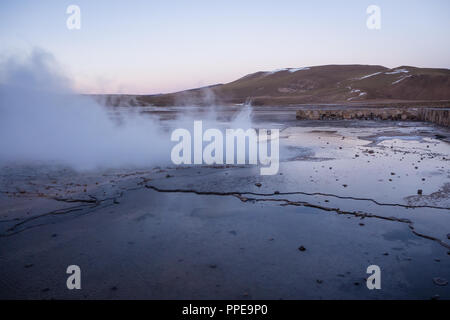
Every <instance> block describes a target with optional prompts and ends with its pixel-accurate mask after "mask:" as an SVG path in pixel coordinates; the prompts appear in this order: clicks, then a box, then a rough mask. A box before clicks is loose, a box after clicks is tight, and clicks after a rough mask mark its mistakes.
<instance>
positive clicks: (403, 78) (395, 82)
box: [392, 75, 411, 84]
mask: <svg viewBox="0 0 450 320" xmlns="http://www.w3.org/2000/svg"><path fill="white" fill-rule="evenodd" d="M409 77H411V75H409V76H405V77H402V78H400V79H398V80H397V81H394V82H392V84H397V83H399V82H400V81H402V80H405V79H406V78H409Z"/></svg>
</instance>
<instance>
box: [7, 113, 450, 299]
mask: <svg viewBox="0 0 450 320" xmlns="http://www.w3.org/2000/svg"><path fill="white" fill-rule="evenodd" d="M260 126H261V127H268V126H272V127H279V128H280V129H281V133H280V138H281V140H280V143H281V149H280V157H281V162H280V170H279V172H278V174H276V175H273V176H261V175H259V168H258V167H255V166H247V165H243V166H230V165H215V166H178V167H176V166H173V165H169V164H168V165H165V166H159V167H148V168H139V169H136V168H133V169H108V170H106V169H105V170H97V171H84V172H78V171H74V170H72V169H70V168H67V167H63V166H56V165H48V164H33V165H20V164H10V165H7V166H4V167H2V169H1V171H0V274H1V277H0V298H43V299H52V298H63V299H97V298H99V299H114V298H150V299H321V298H328V299H393V298H400V299H410V298H411V299H417V298H418V299H429V298H432V297H436V296H439V297H440V298H443V299H450V286H449V285H448V284H446V281H447V280H450V239H449V238H450V167H449V162H448V161H449V160H450V145H449V143H448V142H447V141H448V140H447V141H446V140H445V139H448V137H450V133H449V131H448V130H447V129H443V128H438V127H434V126H432V125H429V124H423V123H418V124H417V123H414V124H407V123H406V124H403V125H399V124H397V123H392V122H385V123H383V124H381V125H380V124H379V123H378V124H376V125H371V126H370V125H369V126H361V125H348V123H347V124H346V125H345V126H343V125H339V124H335V123H301V122H285V123H282V125H280V124H279V123H274V122H270V121H266V122H264V121H261V122H260ZM443 138H444V139H443ZM419 190H420V191H419ZM300 248H301V249H300ZM73 264H75V265H78V266H80V268H81V273H82V290H67V288H66V279H67V276H68V275H67V274H66V273H65V271H66V268H67V266H69V265H73ZM372 264H376V265H379V266H380V268H381V272H382V276H381V279H382V280H381V290H368V289H367V287H366V278H367V276H368V274H367V273H366V269H367V267H368V266H369V265H372ZM447 283H448V282H447Z"/></svg>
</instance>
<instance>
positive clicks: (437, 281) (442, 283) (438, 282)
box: [433, 277, 448, 286]
mask: <svg viewBox="0 0 450 320" xmlns="http://www.w3.org/2000/svg"><path fill="white" fill-rule="evenodd" d="M433 282H434V284H435V285H437V286H446V285H447V284H448V281H447V279H444V278H439V277H436V278H433Z"/></svg>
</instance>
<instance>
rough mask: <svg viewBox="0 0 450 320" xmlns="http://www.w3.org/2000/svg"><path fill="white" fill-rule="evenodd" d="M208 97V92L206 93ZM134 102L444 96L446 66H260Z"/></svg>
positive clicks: (449, 85)
mask: <svg viewBox="0 0 450 320" xmlns="http://www.w3.org/2000/svg"><path fill="white" fill-rule="evenodd" d="M212 97H213V98H212ZM136 99H137V101H138V102H139V104H143V105H148V104H153V105H187V104H204V103H210V102H211V101H210V99H215V100H217V101H218V102H221V103H244V102H245V101H246V100H248V99H251V100H252V103H253V104H255V105H269V104H272V105H273V104H275V105H288V104H303V103H348V104H352V103H358V102H359V103H370V102H377V101H390V102H396V101H431V100H433V101H437V100H450V70H449V69H431V68H416V67H411V66H400V67H397V68H392V69H389V68H386V67H383V66H378V65H325V66H314V67H303V68H285V69H280V70H274V71H260V72H256V73H252V74H249V75H246V76H244V77H242V78H240V79H237V80H235V81H233V82H230V83H226V84H218V85H214V86H209V87H203V88H198V89H192V90H186V91H181V92H176V93H170V94H160V95H144V96H138V97H137V98H136Z"/></svg>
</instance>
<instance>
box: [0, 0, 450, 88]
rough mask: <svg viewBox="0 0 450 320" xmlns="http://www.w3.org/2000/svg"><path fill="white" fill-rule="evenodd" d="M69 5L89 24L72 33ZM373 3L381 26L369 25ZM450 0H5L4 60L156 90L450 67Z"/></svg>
mask: <svg viewBox="0 0 450 320" xmlns="http://www.w3.org/2000/svg"><path fill="white" fill-rule="evenodd" d="M69 5H77V6H79V8H80V12H81V19H80V21H81V28H80V29H79V30H69V29H68V28H67V26H66V20H67V19H68V18H69V16H70V14H67V13H66V10H67V7H68V6H69ZM369 5H377V6H379V8H380V9H381V28H380V29H378V30H373V29H369V28H368V27H367V26H366V21H367V19H368V17H369V16H370V14H367V13H366V9H367V7H368V6H369ZM449 13H450V1H448V0H428V1H422V0H407V1H406V0H395V1H392V0H370V1H366V0H342V1H335V0H328V1H325V0H316V1H310V0H308V1H302V0H295V1H287V0H278V1H275V0H273V1H264V0H258V1H253V0H247V1H242V0H240V1H235V0H227V1H217V0H209V1H197V0H189V1H188V0H184V1H172V0H161V1H159V0H153V1H152V0H147V1H144V0H142V1H141V0H127V1H126V0H95V1H92V0H70V1H66V0H58V1H56V0H15V1H14V0H2V1H1V2H0V58H2V59H4V58H5V57H9V56H11V55H19V56H20V55H26V54H27V53H29V52H30V51H31V50H32V49H33V48H36V47H37V48H40V49H43V50H46V51H48V52H50V53H52V54H53V55H54V56H55V58H56V59H57V60H58V62H59V63H60V64H61V66H62V68H63V70H64V71H65V72H66V73H67V74H68V75H69V76H70V77H71V78H72V79H73V81H74V86H75V88H76V90H77V91H79V92H83V93H130V94H156V93H166V92H173V91H179V90H184V89H190V88H195V87H200V86H206V85H212V84H216V83H226V82H230V81H233V80H236V79H238V78H240V77H242V76H244V75H246V74H249V73H253V72H256V71H265V70H274V69H279V68H286V67H302V66H314V65H324V64H373V65H383V66H386V67H390V68H393V67H396V66H401V65H411V66H417V67H432V68H450V36H449V31H450V19H449Z"/></svg>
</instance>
